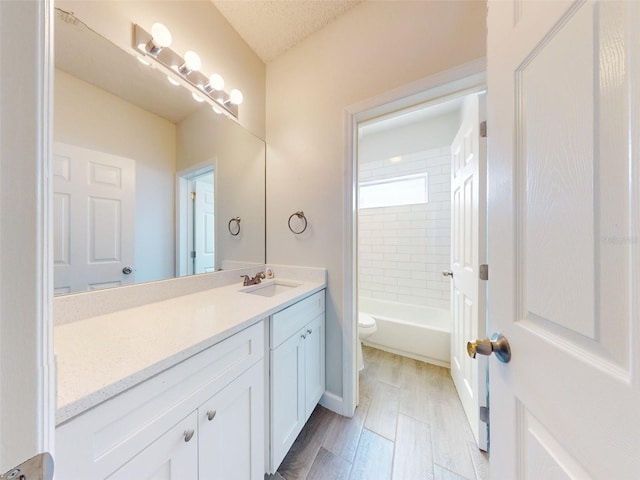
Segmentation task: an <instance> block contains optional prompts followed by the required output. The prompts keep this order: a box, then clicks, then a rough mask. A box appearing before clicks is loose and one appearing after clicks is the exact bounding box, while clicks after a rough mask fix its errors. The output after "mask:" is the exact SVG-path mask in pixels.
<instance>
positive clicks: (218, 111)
mask: <svg viewBox="0 0 640 480" xmlns="http://www.w3.org/2000/svg"><path fill="white" fill-rule="evenodd" d="M211 110H213V111H214V112H216V113H217V114H218V115H221V114H222V110H220V109H219V108H218V107H216V106H215V105H211Z"/></svg>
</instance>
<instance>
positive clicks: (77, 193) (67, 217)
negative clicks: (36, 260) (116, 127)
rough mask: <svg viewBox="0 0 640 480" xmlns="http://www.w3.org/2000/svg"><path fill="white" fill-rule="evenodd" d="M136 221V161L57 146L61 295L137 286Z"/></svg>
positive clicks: (56, 260)
mask: <svg viewBox="0 0 640 480" xmlns="http://www.w3.org/2000/svg"><path fill="white" fill-rule="evenodd" d="M134 222H135V161H134V160H131V159H129V158H124V157H119V156H116V155H110V154H106V153H103V152H98V151H95V150H89V149H86V148H81V147H76V146H73V145H66V144H63V143H56V144H54V158H53V224H54V227H53V235H54V239H53V245H54V289H55V293H57V294H58V293H69V292H78V291H85V290H97V289H100V288H106V287H112V286H118V285H125V284H130V283H134V282H135V268H133V267H134V252H135V244H134V242H135V224H134ZM128 266H129V267H132V271H131V273H130V274H126V273H124V272H123V269H124V268H125V267H128Z"/></svg>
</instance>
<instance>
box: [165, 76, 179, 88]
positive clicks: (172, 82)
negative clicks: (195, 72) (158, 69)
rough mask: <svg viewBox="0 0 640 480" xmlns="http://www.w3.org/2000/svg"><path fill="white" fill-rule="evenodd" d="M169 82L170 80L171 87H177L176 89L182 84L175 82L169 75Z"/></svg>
mask: <svg viewBox="0 0 640 480" xmlns="http://www.w3.org/2000/svg"><path fill="white" fill-rule="evenodd" d="M167 80H169V83H170V84H171V85H175V86H176V87H177V86H178V85H180V82H179V81H177V80H175V79H173V78H171V77H170V76H168V75H167Z"/></svg>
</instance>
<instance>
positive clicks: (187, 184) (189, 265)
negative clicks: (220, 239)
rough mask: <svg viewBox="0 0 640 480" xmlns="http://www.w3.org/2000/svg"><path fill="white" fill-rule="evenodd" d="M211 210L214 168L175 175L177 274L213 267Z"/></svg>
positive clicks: (194, 272)
mask: <svg viewBox="0 0 640 480" xmlns="http://www.w3.org/2000/svg"><path fill="white" fill-rule="evenodd" d="M215 209H216V205H215V169H214V167H213V166H212V165H207V166H204V167H200V168H197V169H196V170H193V171H189V172H182V173H180V174H178V195H177V206H176V210H177V217H178V218H177V221H176V223H177V225H178V228H177V229H176V230H177V255H176V262H177V265H176V270H177V274H178V275H180V276H183V275H195V274H198V273H209V272H214V271H215V270H216V261H215V254H216V252H215V234H216V232H215Z"/></svg>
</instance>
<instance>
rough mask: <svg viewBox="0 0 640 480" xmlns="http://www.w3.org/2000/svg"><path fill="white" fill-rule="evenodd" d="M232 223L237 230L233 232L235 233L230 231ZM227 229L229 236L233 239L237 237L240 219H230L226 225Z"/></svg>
mask: <svg viewBox="0 0 640 480" xmlns="http://www.w3.org/2000/svg"><path fill="white" fill-rule="evenodd" d="M232 223H235V224H236V227H237V230H236V231H235V233H234V231H233V230H232V229H231V228H232V225H231V224H232ZM227 228H228V229H229V233H230V234H231V235H233V236H234V237H237V236H238V234H239V233H240V217H235V218H232V219H231V220H229V224H228V225H227Z"/></svg>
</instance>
